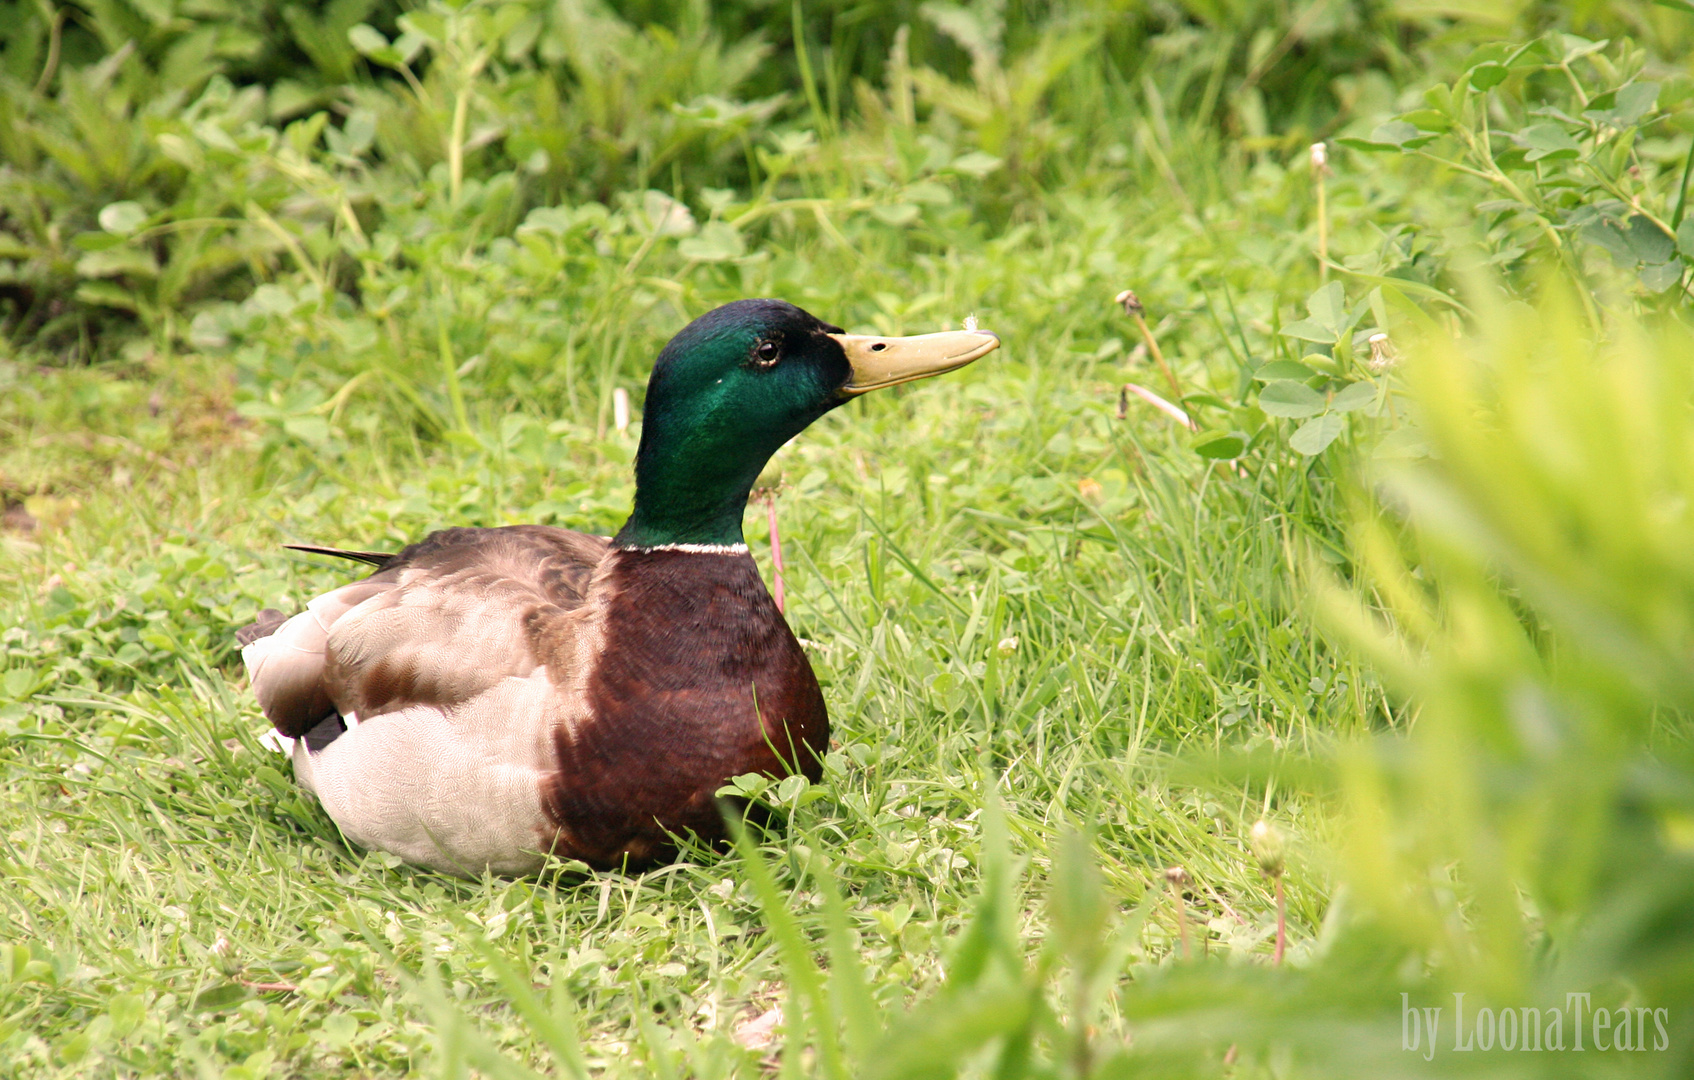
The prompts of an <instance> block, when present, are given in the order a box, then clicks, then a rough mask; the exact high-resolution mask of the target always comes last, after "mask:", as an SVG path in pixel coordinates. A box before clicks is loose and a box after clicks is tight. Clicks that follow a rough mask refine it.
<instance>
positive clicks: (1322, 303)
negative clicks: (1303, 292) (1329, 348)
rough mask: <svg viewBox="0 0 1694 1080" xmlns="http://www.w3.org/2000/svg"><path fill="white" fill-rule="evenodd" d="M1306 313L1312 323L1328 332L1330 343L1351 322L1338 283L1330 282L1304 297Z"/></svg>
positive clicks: (1342, 291)
mask: <svg viewBox="0 0 1694 1080" xmlns="http://www.w3.org/2000/svg"><path fill="white" fill-rule="evenodd" d="M1306 312H1307V313H1308V314H1309V315H1311V317H1312V321H1313V322H1315V323H1317V324H1318V325H1319V326H1321V327H1323V328H1324V329H1326V330H1328V331H1329V332H1330V335H1329V336H1330V340H1332V341H1333V340H1334V339H1336V338H1338V337H1340V336H1341V333H1342V331H1344V330H1346V329H1347V326H1348V325H1349V324H1350V323H1351V322H1352V320H1351V319H1350V318H1348V315H1347V293H1346V291H1345V290H1343V289H1342V288H1341V283H1340V282H1339V281H1332V282H1330V283H1329V284H1327V285H1324V286H1322V287H1321V288H1319V289H1318V290H1317V291H1316V292H1314V293H1312V295H1310V296H1308V297H1306ZM1285 332H1286V331H1285Z"/></svg>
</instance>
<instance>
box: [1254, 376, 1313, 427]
mask: <svg viewBox="0 0 1694 1080" xmlns="http://www.w3.org/2000/svg"><path fill="white" fill-rule="evenodd" d="M1259 408H1260V409H1262V410H1264V412H1265V414H1266V415H1268V416H1282V417H1287V418H1288V419H1291V420H1299V419H1302V418H1304V417H1307V416H1316V415H1317V414H1318V413H1321V412H1323V410H1324V400H1323V395H1322V394H1320V393H1318V392H1317V391H1316V390H1313V389H1312V388H1311V387H1309V386H1307V385H1306V384H1305V383H1303V382H1295V381H1294V380H1293V379H1278V380H1276V381H1275V382H1272V383H1267V384H1265V388H1264V389H1262V390H1260V391H1259Z"/></svg>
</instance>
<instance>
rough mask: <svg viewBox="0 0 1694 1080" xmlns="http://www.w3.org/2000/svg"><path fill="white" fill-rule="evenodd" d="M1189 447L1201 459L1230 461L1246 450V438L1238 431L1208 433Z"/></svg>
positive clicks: (1199, 437) (1196, 439)
mask: <svg viewBox="0 0 1694 1080" xmlns="http://www.w3.org/2000/svg"><path fill="white" fill-rule="evenodd" d="M1189 445H1190V446H1191V447H1192V448H1193V450H1194V452H1195V453H1196V454H1199V455H1200V456H1201V457H1203V458H1210V459H1212V460H1213V461H1230V460H1232V459H1234V458H1238V457H1240V456H1241V453H1242V451H1244V450H1246V449H1247V436H1246V435H1244V434H1242V433H1241V432H1239V431H1208V432H1206V433H1205V434H1204V435H1200V436H1198V437H1196V438H1195V440H1194V441H1193V442H1192V443H1190V444H1189Z"/></svg>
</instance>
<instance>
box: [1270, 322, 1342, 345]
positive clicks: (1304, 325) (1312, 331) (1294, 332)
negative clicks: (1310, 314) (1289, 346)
mask: <svg viewBox="0 0 1694 1080" xmlns="http://www.w3.org/2000/svg"><path fill="white" fill-rule="evenodd" d="M1281 333H1282V336H1283V337H1291V338H1297V339H1299V340H1300V341H1316V342H1319V343H1321V344H1324V345H1333V344H1335V339H1336V338H1337V337H1339V336H1340V335H1338V334H1336V333H1334V332H1333V331H1331V330H1330V329H1329V327H1327V326H1323V325H1322V324H1320V323H1317V322H1314V321H1312V320H1311V319H1296V320H1294V321H1293V322H1291V323H1288V324H1286V325H1284V326H1283V328H1282V330H1281Z"/></svg>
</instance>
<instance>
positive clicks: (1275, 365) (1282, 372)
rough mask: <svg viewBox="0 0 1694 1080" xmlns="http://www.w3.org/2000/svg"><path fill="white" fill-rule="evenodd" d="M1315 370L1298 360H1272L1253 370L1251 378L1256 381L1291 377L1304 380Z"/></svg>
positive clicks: (1300, 380) (1297, 380)
mask: <svg viewBox="0 0 1694 1080" xmlns="http://www.w3.org/2000/svg"><path fill="white" fill-rule="evenodd" d="M1314 374H1316V373H1315V372H1313V371H1312V369H1311V368H1309V367H1307V366H1306V365H1305V364H1302V363H1300V362H1299V361H1298V360H1272V361H1271V362H1270V363H1268V364H1266V365H1264V366H1263V367H1261V368H1259V370H1257V371H1255V372H1253V378H1254V379H1255V380H1256V381H1258V382H1270V381H1272V380H1273V379H1293V380H1295V381H1296V382H1304V381H1305V380H1307V379H1309V378H1311V377H1312V376H1313V375H1314Z"/></svg>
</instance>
